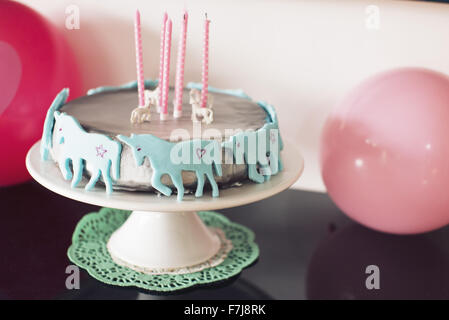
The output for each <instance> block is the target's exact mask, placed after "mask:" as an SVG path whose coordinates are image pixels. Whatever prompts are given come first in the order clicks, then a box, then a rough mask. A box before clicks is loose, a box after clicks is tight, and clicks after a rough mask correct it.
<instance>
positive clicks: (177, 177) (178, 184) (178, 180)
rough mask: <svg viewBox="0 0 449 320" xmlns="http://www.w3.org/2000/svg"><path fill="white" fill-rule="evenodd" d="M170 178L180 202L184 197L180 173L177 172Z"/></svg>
mask: <svg viewBox="0 0 449 320" xmlns="http://www.w3.org/2000/svg"><path fill="white" fill-rule="evenodd" d="M170 178H171V180H172V182H173V184H174V185H175V187H176V189H177V190H178V197H177V198H178V201H182V198H183V197H184V185H183V183H182V175H181V172H177V173H174V174H171V175H170Z"/></svg>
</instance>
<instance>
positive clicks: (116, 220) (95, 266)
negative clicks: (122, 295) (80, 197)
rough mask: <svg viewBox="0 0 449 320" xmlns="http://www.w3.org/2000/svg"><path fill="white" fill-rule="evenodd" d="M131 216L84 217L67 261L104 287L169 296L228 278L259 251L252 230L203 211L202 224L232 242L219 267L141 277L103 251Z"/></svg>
mask: <svg viewBox="0 0 449 320" xmlns="http://www.w3.org/2000/svg"><path fill="white" fill-rule="evenodd" d="M130 213H131V212H130V211H125V210H118V209H109V208H102V209H101V210H100V211H99V212H94V213H89V214H87V215H85V216H84V217H83V218H82V219H81V220H80V221H79V222H78V225H77V226H76V228H75V232H74V233H73V236H72V245H71V246H70V247H69V249H68V252H67V254H68V256H69V259H70V260H71V261H72V262H73V263H75V264H76V265H78V266H79V267H81V268H84V269H86V270H87V271H88V272H89V274H90V275H91V276H92V277H94V278H95V279H97V280H99V281H102V282H104V283H107V284H111V285H117V286H135V287H139V288H142V289H147V290H152V291H164V292H168V291H175V290H180V289H185V288H188V287H191V286H194V285H199V284H206V283H212V282H216V281H222V280H225V279H228V278H231V277H233V276H235V275H237V274H238V273H240V272H241V271H242V269H244V268H245V267H247V266H248V265H250V264H251V263H253V262H254V261H255V260H256V259H257V257H258V256H259V248H258V246H257V244H256V243H255V242H254V233H253V232H252V231H251V230H249V229H248V228H246V227H244V226H242V225H240V224H237V223H233V222H231V221H230V220H229V219H227V218H226V217H224V216H223V215H221V214H219V213H217V212H211V211H203V212H198V215H199V217H200V218H201V220H202V221H203V222H204V223H205V224H206V225H207V226H209V227H216V228H220V229H222V230H223V231H224V233H225V235H226V238H227V239H229V240H231V241H232V245H233V248H232V250H231V251H230V252H229V254H228V256H227V257H226V259H225V260H224V261H223V262H222V263H221V264H219V265H218V266H216V267H211V268H207V269H204V270H202V271H198V272H194V273H189V274H162V275H150V274H145V273H140V272H137V271H134V270H132V269H129V268H126V267H122V266H120V265H118V264H116V263H115V262H114V261H113V260H112V258H111V256H110V255H109V252H108V250H107V248H106V244H107V241H108V240H109V237H110V236H111V234H112V233H113V232H114V231H115V230H117V229H118V228H119V227H120V226H121V225H122V224H123V223H124V222H125V221H126V219H127V218H128V216H129V215H130Z"/></svg>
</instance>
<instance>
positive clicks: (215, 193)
mask: <svg viewBox="0 0 449 320" xmlns="http://www.w3.org/2000/svg"><path fill="white" fill-rule="evenodd" d="M206 176H207V179H208V180H209V183H210V185H211V186H212V197H218V185H217V182H215V179H214V174H213V173H212V170H211V171H210V172H206Z"/></svg>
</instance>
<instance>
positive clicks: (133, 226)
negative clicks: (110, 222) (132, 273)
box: [26, 142, 304, 272]
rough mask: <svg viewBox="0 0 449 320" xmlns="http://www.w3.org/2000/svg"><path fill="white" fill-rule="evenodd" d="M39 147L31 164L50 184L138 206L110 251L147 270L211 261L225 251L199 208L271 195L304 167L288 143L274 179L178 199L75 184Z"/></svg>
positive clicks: (102, 202) (66, 192)
mask: <svg viewBox="0 0 449 320" xmlns="http://www.w3.org/2000/svg"><path fill="white" fill-rule="evenodd" d="M39 149H40V142H37V143H36V144H35V145H34V146H33V147H31V149H30V150H29V152H28V154H27V158H26V166H27V168H28V171H29V172H30V174H31V176H32V177H33V178H34V179H35V180H36V181H37V182H39V183H40V184H41V185H43V186H44V187H46V188H47V189H50V190H51V191H53V192H56V193H58V194H60V195H63V196H65V197H67V198H70V199H74V200H77V201H81V202H85V203H89V204H93V205H97V206H104V207H109V208H116V209H124V210H133V212H132V213H131V215H130V216H129V218H128V220H126V222H125V223H124V224H123V225H122V226H121V227H120V228H119V229H118V230H116V231H115V232H114V233H113V234H112V236H111V237H110V239H109V242H108V250H109V252H110V254H111V256H112V258H113V259H114V260H115V261H116V262H117V263H119V264H121V265H125V266H128V267H130V268H132V269H135V270H138V271H143V272H145V270H177V269H182V268H189V267H191V266H196V265H200V264H202V263H204V262H206V261H208V260H210V259H211V258H212V257H214V256H215V255H216V254H217V252H218V251H219V250H220V248H221V240H220V239H219V236H218V235H217V233H214V232H213V231H212V230H210V229H209V228H207V227H206V226H205V224H204V223H203V222H202V221H201V219H200V218H199V217H198V215H197V214H196V212H197V211H207V210H217V209H223V208H230V207H237V206H241V205H244V204H248V203H252V202H255V201H259V200H262V199H265V198H268V197H271V196H273V195H275V194H277V193H279V192H281V191H283V190H285V189H287V188H289V187H290V186H291V185H292V184H293V183H294V182H295V181H296V180H298V178H299V177H300V175H301V173H302V171H303V168H304V161H303V158H302V157H301V155H300V153H299V152H298V151H297V150H296V148H295V147H294V146H293V145H292V144H290V143H286V144H285V148H284V150H283V151H282V159H283V163H284V170H283V171H282V172H280V173H278V174H277V175H275V176H273V177H271V179H270V180H269V181H267V182H265V183H262V184H256V183H251V182H248V183H244V184H243V185H242V186H240V187H235V188H229V189H224V190H220V196H219V197H218V198H212V196H211V194H210V192H205V193H204V196H203V197H202V198H195V197H194V195H185V196H184V200H183V201H182V202H178V201H177V200H176V196H171V197H165V196H158V195H156V194H152V193H144V192H126V191H114V192H113V193H112V194H110V195H108V194H106V193H105V190H104V188H102V187H95V188H94V189H93V190H91V191H85V190H84V188H83V184H82V183H80V186H79V187H77V188H73V189H72V188H71V187H70V182H69V181H66V180H64V179H63V177H62V174H61V172H60V171H59V168H58V167H57V166H56V165H55V164H54V163H53V162H52V161H41V158H40V153H39ZM273 219H275V217H274V218H273Z"/></svg>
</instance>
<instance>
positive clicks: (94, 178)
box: [84, 170, 101, 191]
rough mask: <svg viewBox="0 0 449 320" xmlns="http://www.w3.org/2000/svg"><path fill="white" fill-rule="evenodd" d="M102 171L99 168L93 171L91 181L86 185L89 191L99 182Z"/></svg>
mask: <svg viewBox="0 0 449 320" xmlns="http://www.w3.org/2000/svg"><path fill="white" fill-rule="evenodd" d="M100 174H101V171H100V170H97V171H95V172H93V173H92V176H91V177H90V180H89V182H88V183H87V184H86V186H85V187H84V189H85V190H87V191H89V190H92V188H93V187H95V184H96V183H97V181H98V179H99V178H100Z"/></svg>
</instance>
